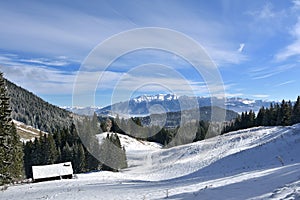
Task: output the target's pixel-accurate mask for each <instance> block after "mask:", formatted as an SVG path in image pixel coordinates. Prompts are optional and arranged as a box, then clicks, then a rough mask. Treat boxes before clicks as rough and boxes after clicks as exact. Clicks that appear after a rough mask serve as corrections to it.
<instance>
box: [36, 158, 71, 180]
mask: <svg viewBox="0 0 300 200" xmlns="http://www.w3.org/2000/svg"><path fill="white" fill-rule="evenodd" d="M32 173H33V179H42V178H51V177H59V176H66V175H71V174H73V168H72V163H71V162H65V163H58V164H52V165H41V166H32Z"/></svg>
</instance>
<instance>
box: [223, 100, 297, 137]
mask: <svg viewBox="0 0 300 200" xmlns="http://www.w3.org/2000/svg"><path fill="white" fill-rule="evenodd" d="M296 123H300V96H298V98H297V101H296V102H295V103H294V104H292V102H291V101H285V100H282V102H281V103H280V104H279V103H276V104H273V103H271V105H270V107H269V108H265V107H262V108H261V109H260V110H259V112H258V113H257V116H256V115H255V113H254V112H253V111H249V112H243V113H242V114H241V115H239V116H238V117H237V118H236V119H235V120H234V121H233V122H231V123H230V124H228V125H227V126H225V127H224V130H223V133H227V132H230V131H236V130H240V129H246V128H251V127H256V126H289V125H293V124H296Z"/></svg>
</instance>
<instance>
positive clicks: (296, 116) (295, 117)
mask: <svg viewBox="0 0 300 200" xmlns="http://www.w3.org/2000/svg"><path fill="white" fill-rule="evenodd" d="M292 123H293V124H296V123H300V96H298V98H297V101H296V103H295V105H294V107H293V111H292Z"/></svg>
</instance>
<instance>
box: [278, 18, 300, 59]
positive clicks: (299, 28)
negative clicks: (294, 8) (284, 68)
mask: <svg viewBox="0 0 300 200" xmlns="http://www.w3.org/2000/svg"><path fill="white" fill-rule="evenodd" d="M290 35H291V36H292V37H293V38H294V41H293V42H292V43H291V44H289V45H288V46H286V47H285V48H284V49H283V50H281V51H280V52H279V53H278V54H276V56H275V58H276V60H277V61H284V60H286V59H288V58H290V57H292V56H300V17H298V21H297V23H296V24H295V26H294V27H293V28H292V30H291V32H290Z"/></svg>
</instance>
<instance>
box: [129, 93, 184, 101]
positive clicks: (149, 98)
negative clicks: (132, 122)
mask: <svg viewBox="0 0 300 200" xmlns="http://www.w3.org/2000/svg"><path fill="white" fill-rule="evenodd" d="M177 99H178V96H177V95H176V94H156V95H141V96H138V97H136V98H133V99H131V100H132V101H134V102H136V103H141V102H150V101H172V100H177Z"/></svg>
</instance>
